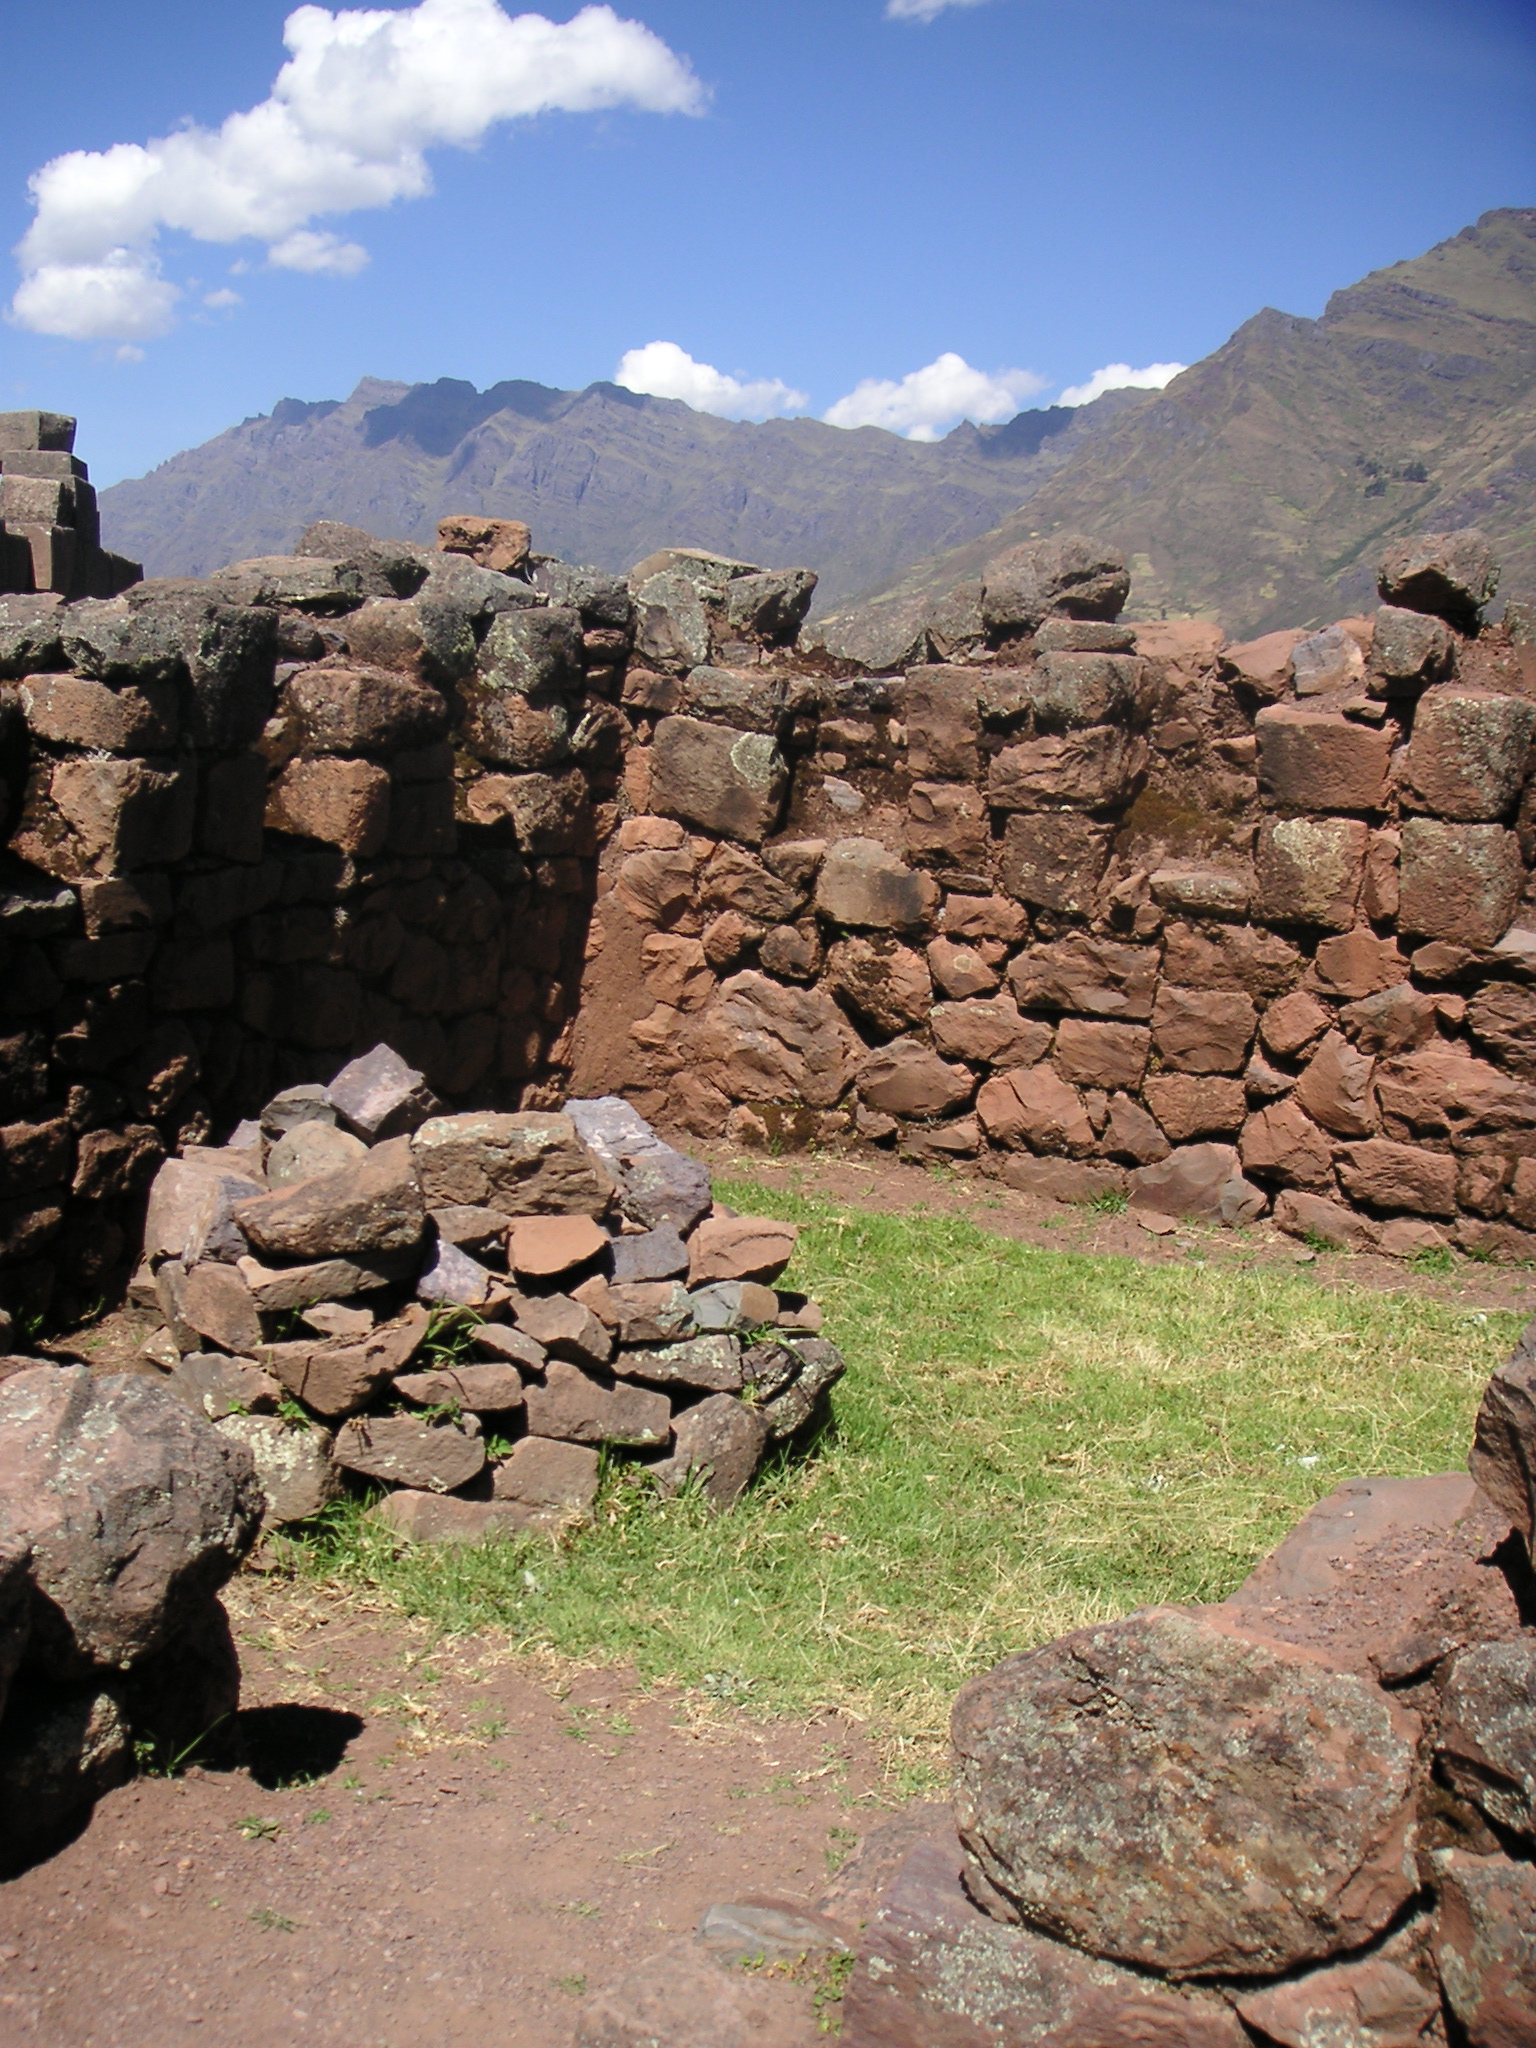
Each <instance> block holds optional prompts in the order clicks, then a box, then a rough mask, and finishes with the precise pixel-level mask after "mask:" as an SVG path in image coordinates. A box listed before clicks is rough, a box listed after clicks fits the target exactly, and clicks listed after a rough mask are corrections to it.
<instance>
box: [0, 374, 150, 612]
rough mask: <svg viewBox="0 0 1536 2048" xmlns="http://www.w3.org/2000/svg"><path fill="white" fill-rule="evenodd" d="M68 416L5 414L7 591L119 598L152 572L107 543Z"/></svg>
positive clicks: (1, 438) (3, 577) (2, 554)
mask: <svg viewBox="0 0 1536 2048" xmlns="http://www.w3.org/2000/svg"><path fill="white" fill-rule="evenodd" d="M74 447H75V423H74V421H73V420H72V419H70V418H69V416H68V414H66V413H56V412H0V593H4V592H7V591H11V592H21V593H36V594H39V595H41V596H42V597H43V598H44V600H45V603H46V600H47V599H49V598H52V600H53V601H54V602H55V603H57V602H58V601H59V600H60V599H62V598H69V597H115V596H116V595H117V593H118V592H119V591H120V590H126V589H127V588H128V586H129V585H130V584H133V583H137V582H138V581H139V579H140V578H141V577H142V576H143V574H144V571H143V570H142V569H141V568H140V567H139V564H138V563H137V562H130V561H128V560H127V558H126V557H125V556H123V555H114V554H110V553H109V552H108V551H107V550H106V549H105V548H103V546H102V545H101V522H100V520H99V518H98V517H97V513H96V493H95V491H94V490H93V489H92V488H91V484H90V481H89V478H88V476H87V472H86V467H85V464H84V463H83V462H81V461H80V460H79V458H78V457H77V456H76V454H75V452H74Z"/></svg>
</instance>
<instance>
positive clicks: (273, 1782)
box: [0, 1147, 1536, 2048]
mask: <svg viewBox="0 0 1536 2048" xmlns="http://www.w3.org/2000/svg"><path fill="white" fill-rule="evenodd" d="M704 1149H708V1150H710V1151H712V1152H713V1153H714V1154H715V1157H714V1158H713V1159H712V1162H711V1163H712V1164H713V1165H714V1167H715V1169H716V1171H717V1172H721V1171H723V1172H727V1173H735V1174H738V1175H742V1176H750V1177H754V1178H757V1179H759V1180H760V1181H762V1182H763V1183H765V1184H766V1185H767V1186H768V1187H770V1188H773V1187H782V1188H784V1189H785V1190H786V1191H794V1192H797V1193H805V1194H814V1195H817V1196H820V1197H822V1198H824V1199H827V1200H831V1201H834V1202H848V1203H849V1204H850V1205H853V1206H858V1207H867V1208H872V1209H907V1208H913V1207H917V1206H924V1207H927V1208H929V1209H932V1210H935V1211H938V1212H941V1213H951V1214H963V1215H966V1216H968V1217H970V1218H971V1219H972V1220H973V1221H975V1222H976V1223H977V1224H979V1225H981V1226H982V1227H984V1228H986V1229H990V1230H994V1231H996V1232H998V1233H999V1234H1000V1235H1004V1236H1008V1237H1013V1238H1018V1239H1022V1240H1024V1241H1026V1242H1030V1243H1035V1244H1038V1245H1041V1246H1042V1247H1049V1248H1051V1249H1054V1250H1059V1251H1084V1252H1099V1253H1111V1254H1115V1253H1118V1254H1120V1255H1122V1256H1124V1255H1130V1256H1134V1257H1140V1258H1147V1259H1154V1260H1159V1261H1161V1260H1166V1259H1178V1258H1191V1257H1207V1258H1211V1259H1213V1260H1248V1261H1252V1262H1255V1263H1258V1264H1264V1263H1268V1262H1271V1261H1274V1262H1280V1261H1286V1262H1289V1261H1292V1260H1295V1259H1296V1258H1297V1257H1298V1256H1299V1255H1300V1256H1305V1255H1304V1254H1302V1253H1301V1250H1300V1248H1299V1247H1298V1246H1297V1245H1296V1244H1295V1242H1294V1240H1291V1239H1288V1238H1285V1237H1282V1236H1280V1235H1279V1234H1278V1233H1277V1232H1275V1231H1274V1230H1273V1229H1272V1228H1270V1227H1269V1226H1267V1225H1260V1226H1257V1227H1255V1228H1254V1229H1251V1230H1249V1231H1246V1232H1243V1233H1233V1232H1228V1231H1221V1230H1215V1229H1205V1228H1202V1227H1200V1226H1191V1227H1190V1228H1188V1229H1186V1230H1181V1231H1180V1232H1179V1233H1178V1234H1177V1235H1172V1236H1168V1237H1165V1238H1152V1237H1149V1236H1148V1235H1147V1234H1146V1233H1145V1232H1144V1231H1143V1230H1141V1229H1140V1228H1139V1227H1138V1226H1137V1225H1136V1224H1135V1223H1134V1221H1133V1220H1132V1219H1131V1218H1130V1217H1129V1216H1125V1215H1121V1216H1102V1215H1095V1214H1093V1213H1091V1212H1088V1211H1084V1210H1078V1209H1067V1208H1063V1207H1061V1206H1059V1205H1057V1204H1054V1203H1050V1202H1043V1201H1040V1200H1038V1199H1036V1198H1033V1197H1029V1196H1025V1195H1021V1194H1018V1193H1015V1192H1013V1191H1010V1190H1008V1189H1005V1188H1002V1187H1000V1186H999V1185H997V1184H996V1183H993V1182H989V1181H984V1180H980V1179H976V1178H972V1177H969V1176H965V1175H957V1174H953V1173H948V1172H944V1173H940V1174H934V1173H931V1172H926V1171H923V1170H921V1169H918V1168H915V1167H903V1166H900V1165H898V1164H896V1163H895V1162H894V1161H891V1160H888V1159H884V1158H878V1157H870V1156H868V1155H866V1156H864V1157H862V1158H858V1157H852V1158H846V1159H838V1158H830V1157H828V1158H820V1159H816V1158H806V1157H804V1156H796V1157H793V1158H788V1159H784V1160H771V1159H765V1158H763V1157H762V1156H761V1155H751V1156H748V1157H741V1156H739V1155H727V1154H726V1152H725V1150H724V1148H713V1147H712V1148H704ZM1313 1264H1314V1269H1315V1271H1316V1276H1317V1278H1318V1280H1319V1282H1320V1283H1321V1284H1323V1285H1332V1284H1359V1285H1368V1286H1376V1287H1391V1288H1400V1289H1405V1290H1408V1291H1410V1292H1412V1293H1414V1294H1420V1295H1424V1296H1428V1297H1432V1298H1438V1299H1444V1300H1453V1301H1455V1302H1456V1303H1457V1304H1458V1305H1459V1306H1461V1307H1464V1308H1472V1309H1477V1308H1484V1309H1507V1310H1513V1311H1516V1312H1519V1311H1522V1310H1528V1309H1529V1308H1530V1307H1531V1304H1532V1299H1533V1294H1536V1285H1533V1283H1536V1275H1533V1274H1532V1273H1530V1272H1529V1271H1527V1270H1524V1269H1519V1268H1516V1269H1510V1268H1500V1267H1493V1266H1473V1265H1470V1264H1468V1263H1466V1262H1464V1261H1458V1262H1457V1265H1456V1269H1455V1271H1454V1273H1450V1274H1443V1275H1441V1274H1427V1273H1422V1272H1416V1271H1414V1270H1412V1269H1409V1268H1406V1267H1404V1266H1402V1265H1401V1264H1399V1263H1397V1262H1395V1261H1391V1260H1385V1259H1378V1258H1368V1257H1358V1258H1352V1257H1349V1256H1347V1255H1345V1254H1343V1253H1328V1252H1324V1253H1321V1254H1319V1255H1318V1256H1317V1258H1316V1260H1315V1261H1314V1262H1313ZM145 1327H146V1319H145V1318H144V1317H142V1316H139V1315H135V1314H134V1313H133V1312H131V1311H130V1312H124V1313H122V1314H119V1315H116V1316H113V1317H111V1318H109V1319H108V1321H107V1322H106V1323H105V1324H103V1325H102V1326H101V1328H100V1329H99V1330H97V1331H94V1332H90V1333H85V1334H83V1335H80V1336H77V1337H75V1338H73V1339H70V1340H66V1341H65V1342H63V1343H61V1344H59V1345H56V1346H51V1347H50V1349H53V1350H54V1351H55V1352H56V1353H57V1354H58V1355H60V1356H76V1357H80V1358H82V1359H85V1360H86V1361H88V1362H89V1363H91V1364H92V1365H93V1366H94V1367H96V1369H98V1370H109V1371H111V1370H119V1371H120V1370H122V1369H123V1368H124V1367H125V1366H134V1365H138V1366H140V1367H142V1361H141V1360H137V1359H136V1358H135V1356H134V1353H135V1351H136V1348H137V1345H138V1343H139V1341H140V1340H141V1338H142V1336H143V1334H144V1329H145ZM229 1605H230V1609H231V1618H232V1620H233V1622H234V1624H235V1629H236V1634H237V1637H238V1639H239V1641H240V1646H241V1656H242V1663H243V1666H244V1671H245V1695H244V1714H245V1719H244V1724H243V1725H244V1729H245V1732H246V1735H247V1740H248V1743H249V1747H250V1756H251V1761H252V1764H253V1766H254V1775H253V1772H252V1771H251V1770H248V1769H242V1770H239V1771H225V1772H203V1771H200V1770H196V1769H194V1770H193V1771H192V1772H190V1773H189V1774H188V1775H187V1776H186V1777H184V1778H182V1779H180V1780H174V1781H172V1780H165V1779H154V1778H149V1779H142V1780H140V1781H139V1782H138V1783H136V1784H134V1785H132V1786H129V1787H126V1788H125V1789H124V1790H122V1791H120V1792H117V1793H114V1794H113V1795H111V1796H110V1797H109V1798H108V1799H106V1800H105V1801H104V1802H103V1803H102V1804H101V1806H100V1807H99V1808H98V1809H97V1812H96V1815H95V1818H94V1820H93V1821H92V1823H91V1825H90V1827H89V1828H88V1829H87V1830H86V1831H85V1832H84V1834H83V1835H81V1836H80V1838H79V1839H78V1840H76V1841H75V1842H73V1843H72V1844H70V1845H69V1846H68V1847H67V1848H65V1849H63V1850H62V1851H61V1852H60V1853H59V1854H58V1855H56V1856H55V1857H53V1858H52V1859H51V1860H49V1861H48V1862H46V1863H43V1864H41V1865H39V1866H38V1867H36V1868H35V1869H33V1870H31V1871H30V1872H28V1873H27V1874H26V1875H24V1876H23V1877H21V1878H19V1879H17V1880H15V1881H14V1882H12V1883H10V1884H6V1885H0V2048H12V2044H13V2043H14V2044H18V2048H20V2044H28V2048H30V2044H33V2043H39V2044H46V2048H145V2044H148V2043H153V2044H154V2048H183V2044H194V2043H195V2044H199V2048H208V2044H210V2043H217V2044H218V2048H278V2044H283V2048H287V2044H291V2043H303V2042H307V2041H315V2042H338V2043H344V2044H346V2048H461V2044H462V2048H471V2044H473V2048H483V2044H489V2043H496V2044H498V2048H500V2044H507V2048H564V2044H565V2043H566V2042H567V2041H568V2040H569V2037H570V2030H571V2024H572V2020H573V2017H574V2013H575V2010H576V2007H577V2005H578V2003H579V2002H580V1999H581V1998H582V1997H583V1996H584V1995H585V1994H586V1993H587V1992H589V1991H593V1990H598V1989H600V1988H602V1987H603V1986H604V1985H606V1984H608V1983H609V1982H611V1981H612V1980H613V1979H614V1978H616V1977H617V1976H618V1975H620V1974H621V1973H622V1972H623V1971H624V1970H625V1969H627V1968H628V1967H629V1966H630V1965H631V1964H633V1963H635V1962H637V1961H639V1960H641V1959H643V1958H644V1957H645V1956H647V1955H649V1954H651V1953H653V1952H654V1951H655V1950H656V1949H658V1948H660V1947H662V1946H663V1945H664V1944H665V1943H666V1942H667V1941H668V1940H669V1939H670V1938H672V1937H673V1936H675V1935H676V1934H678V1933H681V1932H683V1931H685V1930H687V1929H688V1928H690V1927H691V1926H693V1925H695V1924H696V1923H697V1921H698V1918H699V1916H700V1914H701V1913H702V1911H703V1910H704V1908H705V1907H706V1906H708V1905H710V1904H711V1903H713V1902H715V1901H717V1900H729V1899H732V1898H741V1897H744V1896H746V1895H749V1894H751V1893H754V1892H763V1891H772V1892H779V1893H787V1894H791V1895H796V1896H800V1897H803V1898H805V1899H806V1900H810V1899H813V1898H814V1897H815V1896H816V1895H817V1893H818V1892H819V1891H820V1890H821V1889H822V1887H823V1886H824V1885H825V1883H826V1881H827V1876H828V1872H829V1870H830V1868H832V1867H833V1866H834V1865H835V1864H836V1863H837V1862H838V1861H839V1860H840V1859H841V1858H842V1857H844V1856H845V1855H846V1854H847V1853H848V1851H849V1850H850V1849H851V1848H852V1846H853V1844H854V1843H855V1841H856V1840H857V1839H858V1837H859V1836H861V1835H862V1834H863V1833H864V1832H866V1831H867V1830H868V1829H869V1828H870V1827H871V1826H872V1825H874V1824H875V1823H876V1822H878V1821H879V1820H880V1819H881V1818H882V1817H883V1815H884V1813H885V1812H886V1811H888V1808H889V1805H890V1804H891V1803H894V1801H895V1796H896V1795H895V1794H894V1792H893V1791H892V1789H891V1787H890V1785H889V1782H888V1781H887V1780H886V1779H885V1778H884V1777H883V1775H882V1770H881V1764H880V1759H879V1757H878V1754H877V1752H876V1749H875V1746H874V1744H873V1743H871V1742H869V1741H867V1740H866V1739H864V1738H863V1737H862V1736H861V1735H860V1733H859V1731H858V1730H857V1729H855V1728H852V1727H851V1726H850V1724H848V1723H847V1722H844V1721H838V1720H827V1721H823V1722H819V1723H816V1724H811V1725H805V1724H800V1723H793V1722H785V1721H774V1722H760V1721H755V1720H753V1719H751V1718H750V1717H748V1716H747V1715H745V1714H743V1713H741V1712H738V1711H734V1710H728V1709H723V1708H716V1707H713V1706H711V1705H710V1704H709V1703H708V1702H700V1701H698V1700H696V1699H690V1698H686V1697H684V1696H681V1695H677V1694H658V1693H648V1692H646V1691H644V1690H642V1689H641V1688H639V1687H637V1686H636V1685H635V1684H634V1683H633V1682H632V1680H630V1679H629V1678H628V1677H626V1675H625V1674H624V1673H622V1672H614V1671H598V1670H578V1671H569V1670H562V1669H559V1668H557V1667H555V1666H554V1665H553V1664H550V1665H547V1666H546V1665H542V1664H539V1663H536V1662H529V1661H527V1660H521V1661H520V1660H517V1659H515V1658H512V1657H511V1656H509V1655H507V1654H506V1653H505V1652H503V1651H501V1650H500V1649H498V1648H497V1646H496V1645H494V1644H493V1643H490V1642H488V1641H486V1640H484V1639H469V1640H466V1641H463V1642H458V1643H452V1644H446V1645H445V1644H441V1643H433V1642H432V1641H431V1640H430V1638H429V1636H428V1634H427V1632H426V1631H425V1629H424V1628H421V1627H419V1626H418V1625H416V1624H414V1623H412V1622H409V1621H407V1620H404V1619H403V1618H402V1617H400V1616H399V1615H397V1614H394V1613H393V1612H391V1611H387V1610H383V1609H379V1610H374V1611H366V1610H361V1609H359V1608H357V1607H356V1606H348V1607H345V1608H338V1607H337V1605H336V1604H335V1603H334V1602H332V1601H328V1600H327V1599H326V1598H324V1597H322V1596H320V1595H318V1594H317V1593H316V1592H315V1591H314V1590H313V1589H310V1588H305V1587H302V1586H295V1585H293V1584H291V1583H289V1582H288V1581H286V1580H283V1579H280V1578H264V1577H262V1576H261V1575H259V1574H257V1573H253V1572H247V1573H245V1574H243V1575H242V1576H241V1578H240V1579H239V1580H238V1581H237V1582H236V1584H235V1586H234V1587H232V1588H231V1590H230V1595H229ZM807 2035H808V2038H812V2037H814V2026H813V2025H812V2024H811V2023H810V2020H809V2014H807Z"/></svg>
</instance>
